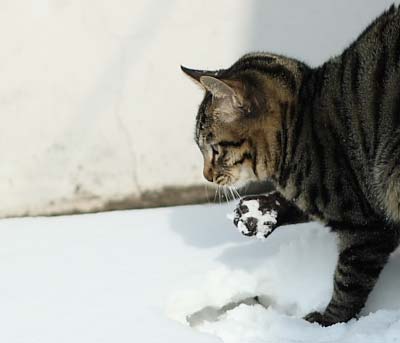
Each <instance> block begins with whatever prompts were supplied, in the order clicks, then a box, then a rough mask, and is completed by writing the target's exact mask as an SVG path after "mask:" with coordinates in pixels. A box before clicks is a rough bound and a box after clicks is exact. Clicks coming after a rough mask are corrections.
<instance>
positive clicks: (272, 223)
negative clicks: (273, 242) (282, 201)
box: [233, 197, 278, 239]
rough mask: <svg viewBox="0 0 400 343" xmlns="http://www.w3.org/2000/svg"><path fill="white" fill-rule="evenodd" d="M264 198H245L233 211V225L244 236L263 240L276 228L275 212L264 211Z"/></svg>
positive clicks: (270, 210) (272, 210)
mask: <svg viewBox="0 0 400 343" xmlns="http://www.w3.org/2000/svg"><path fill="white" fill-rule="evenodd" d="M263 198H264V197H245V198H243V199H242V200H241V201H240V203H239V204H238V206H237V207H236V208H235V210H234V215H233V223H234V224H235V226H236V227H237V228H238V230H239V231H240V232H241V233H242V234H243V235H245V236H255V237H257V238H258V239H265V238H266V237H268V236H269V235H270V234H271V233H272V231H273V230H274V229H275V228H276V224H277V215H278V213H277V211H276V210H274V209H269V210H267V209H265V207H264V206H265V204H264V203H263V200H264V199H263Z"/></svg>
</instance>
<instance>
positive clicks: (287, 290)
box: [0, 203, 400, 343]
mask: <svg viewBox="0 0 400 343" xmlns="http://www.w3.org/2000/svg"><path fill="white" fill-rule="evenodd" d="M233 208H234V204H232V203H231V204H225V205H213V206H211V205H199V206H187V207H177V208H164V209H153V210H136V211H125V212H113V213H101V214H91V215H81V216H66V217H55V218H33V219H32V218H24V219H9V220H2V221H0V276H1V282H0V304H1V306H0V323H1V324H0V327H1V329H0V342H5V343H33V342H35V343H39V342H40V343H50V342H51V343H54V342H57V343H62V342H69V343H70V342H74V343H81V342H82V343H92V342H96V343H98V342H118V343H123V342H140V343H142V342H144V343H153V342H163V343H165V342H174V343H183V342H184V343H188V342H191V343H192V342H193V343H197V342H199V343H214V342H229V343H233V342H235V343H236V342H240V343H261V342H268V343H274V342H277V343H289V342H296V343H298V342H307V343H309V342H313V343H314V342H352V343H359V342H360V343H361V342H362V343H365V342H368V343H370V342H379V343H381V342H399V340H400V310H399V309H400V295H399V289H400V274H399V273H398V271H399V270H400V254H399V253H395V254H394V255H393V256H392V258H391V260H390V262H389V264H388V265H387V267H386V268H385V270H384V271H383V274H382V276H381V278H380V280H379V282H378V285H377V287H376V288H375V290H374V291H373V293H372V294H371V297H370V299H369V300H368V303H367V306H366V309H365V310H364V311H363V316H362V317H361V319H359V320H358V321H357V320H352V321H351V322H350V323H347V324H338V325H335V326H332V327H329V328H322V327H320V326H318V325H317V324H310V323H307V322H305V321H304V320H302V319H301V317H302V316H303V315H305V314H306V313H308V312H310V311H313V310H321V309H323V308H324V306H325V305H326V304H327V302H328V301H329V298H330V295H331V291H332V281H331V279H332V273H333V270H334V265H335V263H336V258H337V253H336V248H335V237H334V235H333V234H332V233H330V232H329V231H328V230H327V229H326V228H323V227H321V226H320V225H318V224H316V223H310V224H301V225H295V226H287V227H282V228H278V229H277V230H276V231H275V232H274V233H273V234H272V235H271V236H270V237H269V238H268V239H267V240H265V241H264V242H261V241H258V240H254V239H248V238H247V237H243V236H242V235H240V234H239V233H238V232H237V230H236V229H235V228H234V226H233V224H232V223H229V221H227V220H226V213H228V212H231V211H232V209H233ZM255 295H257V296H259V298H258V300H259V303H260V304H259V303H256V304H254V303H255V302H254V301H253V304H251V302H249V301H248V299H252V298H253V297H254V296H255ZM246 303H247V305H246ZM221 308H222V310H220V309H221ZM193 314H197V319H198V320H197V321H192V325H193V326H189V324H188V321H187V318H193V317H191V316H192V315H193Z"/></svg>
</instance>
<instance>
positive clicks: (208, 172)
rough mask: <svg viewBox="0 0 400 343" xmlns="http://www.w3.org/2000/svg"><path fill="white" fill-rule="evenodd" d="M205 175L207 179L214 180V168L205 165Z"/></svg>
mask: <svg viewBox="0 0 400 343" xmlns="http://www.w3.org/2000/svg"><path fill="white" fill-rule="evenodd" d="M203 175H204V177H205V178H206V180H208V181H210V182H213V178H214V173H213V170H212V168H210V167H204V169H203Z"/></svg>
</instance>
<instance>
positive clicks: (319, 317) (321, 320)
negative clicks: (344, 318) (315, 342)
mask: <svg viewBox="0 0 400 343" xmlns="http://www.w3.org/2000/svg"><path fill="white" fill-rule="evenodd" d="M303 319H304V320H306V321H308V322H310V323H318V324H319V325H321V326H330V325H333V324H336V323H337V321H333V320H332V319H330V318H327V317H326V316H324V315H323V314H322V313H320V312H311V313H309V314H307V315H306V316H305V317H304V318H303Z"/></svg>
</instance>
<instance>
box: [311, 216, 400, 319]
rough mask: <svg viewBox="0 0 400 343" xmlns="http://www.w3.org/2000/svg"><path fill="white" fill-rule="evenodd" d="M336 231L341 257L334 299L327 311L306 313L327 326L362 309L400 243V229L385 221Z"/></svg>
mask: <svg viewBox="0 0 400 343" xmlns="http://www.w3.org/2000/svg"><path fill="white" fill-rule="evenodd" d="M335 229H336V230H335ZM334 230H335V231H337V232H338V236H339V259H338V263H337V266H336V270H335V274H334V289H333V295H332V298H331V300H330V302H329V304H328V306H327V308H326V309H325V311H324V312H323V313H319V312H312V313H310V314H308V315H307V316H305V319H306V320H308V321H310V322H318V323H319V324H321V325H323V326H329V325H332V324H335V323H338V322H346V321H348V320H350V319H351V318H353V317H355V316H356V315H357V314H358V313H359V312H360V311H361V309H362V308H363V307H364V304H365V302H366V300H367V298H368V295H369V293H370V292H371V290H372V289H373V287H374V285H375V283H376V281H377V279H378V277H379V274H380V272H381V271H382V269H383V267H384V266H385V264H386V262H387V260H388V257H389V255H390V253H391V252H392V251H393V250H394V249H395V248H396V247H397V245H398V231H397V230H396V228H393V227H384V225H383V224H382V226H380V227H379V226H375V225H374V226H365V227H352V226H340V227H337V228H334Z"/></svg>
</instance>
